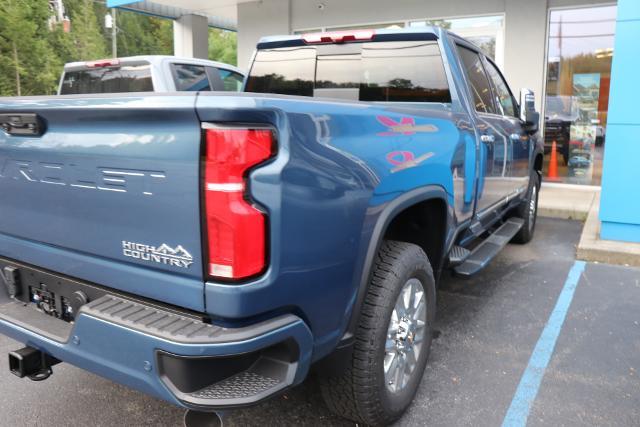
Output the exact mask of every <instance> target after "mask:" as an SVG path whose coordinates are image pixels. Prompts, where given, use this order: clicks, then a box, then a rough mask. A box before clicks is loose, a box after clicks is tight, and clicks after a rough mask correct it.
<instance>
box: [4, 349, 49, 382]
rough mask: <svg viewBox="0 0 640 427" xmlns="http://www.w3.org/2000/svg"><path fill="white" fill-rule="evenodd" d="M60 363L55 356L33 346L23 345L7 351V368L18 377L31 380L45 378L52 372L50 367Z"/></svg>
mask: <svg viewBox="0 0 640 427" xmlns="http://www.w3.org/2000/svg"><path fill="white" fill-rule="evenodd" d="M58 363H60V361H59V360H58V359H56V358H55V357H53V356H51V355H49V354H47V353H44V352H42V351H40V350H37V349H35V348H33V347H24V348H21V349H20V350H16V351H12V352H11V353H9V370H10V371H11V373H12V374H13V375H15V376H17V377H19V378H24V377H27V378H29V379H30V380H32V381H43V380H46V379H47V378H49V377H50V376H51V374H53V370H52V369H51V367H52V366H53V365H57V364H58Z"/></svg>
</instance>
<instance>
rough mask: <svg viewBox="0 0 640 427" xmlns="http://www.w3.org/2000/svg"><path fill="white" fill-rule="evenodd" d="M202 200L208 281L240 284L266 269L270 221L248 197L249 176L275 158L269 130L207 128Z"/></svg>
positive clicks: (272, 139)
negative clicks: (240, 281) (215, 278)
mask: <svg viewBox="0 0 640 427" xmlns="http://www.w3.org/2000/svg"><path fill="white" fill-rule="evenodd" d="M205 143H206V148H205V150H206V151H205V162H204V199H205V218H206V228H207V239H208V241H207V248H208V263H207V272H208V273H209V275H210V276H214V277H220V278H225V279H242V278H246V277H250V276H254V275H256V274H258V273H260V272H261V271H263V270H264V268H265V266H266V257H267V250H266V245H267V229H266V225H267V221H266V217H265V214H264V213H263V212H261V211H260V210H258V209H257V208H256V207H255V206H254V205H253V204H252V203H251V202H249V201H248V200H247V199H246V198H245V196H246V187H247V172H248V170H249V169H250V168H252V167H254V166H256V165H257V164H259V163H262V162H264V161H265V160H267V159H268V158H270V157H271V156H272V155H273V150H274V134H273V131H272V130H271V129H251V128H219V127H215V128H207V129H205Z"/></svg>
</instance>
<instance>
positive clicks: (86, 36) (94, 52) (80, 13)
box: [67, 0, 107, 61]
mask: <svg viewBox="0 0 640 427" xmlns="http://www.w3.org/2000/svg"><path fill="white" fill-rule="evenodd" d="M67 3H68V4H69V5H71V7H70V8H69V12H70V17H71V35H72V38H73V44H74V45H75V58H73V61H89V60H92V59H100V58H104V57H105V56H107V45H106V41H105V38H104V34H103V32H104V30H103V26H102V19H101V20H100V21H98V16H100V17H101V18H102V17H103V16H104V13H105V12H106V9H105V8H104V7H103V6H102V5H100V4H96V3H95V2H94V1H93V0H75V1H67ZM96 9H98V11H97V12H98V13H96Z"/></svg>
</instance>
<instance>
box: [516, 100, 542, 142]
mask: <svg viewBox="0 0 640 427" xmlns="http://www.w3.org/2000/svg"><path fill="white" fill-rule="evenodd" d="M520 120H522V121H523V122H524V129H525V130H526V131H527V132H528V133H536V132H537V131H538V127H539V126H540V123H539V122H540V113H538V112H537V111H536V99H535V96H534V95H533V91H531V90H529V89H521V90H520Z"/></svg>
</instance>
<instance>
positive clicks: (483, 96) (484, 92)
mask: <svg viewBox="0 0 640 427" xmlns="http://www.w3.org/2000/svg"><path fill="white" fill-rule="evenodd" d="M457 47H458V53H459V55H460V59H461V60H462V65H463V67H464V68H465V71H466V72H467V77H468V78H469V85H470V86H471V87H470V88H469V89H471V92H472V96H473V102H474V104H475V107H476V111H479V112H482V113H494V114H495V113H496V109H495V106H494V103H493V99H492V96H493V95H492V94H491V87H490V85H489V79H488V78H487V75H486V74H485V72H484V67H483V66H482V61H481V60H480V56H479V55H478V54H477V53H476V52H474V51H472V50H470V49H467V48H466V47H462V46H459V45H457Z"/></svg>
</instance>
